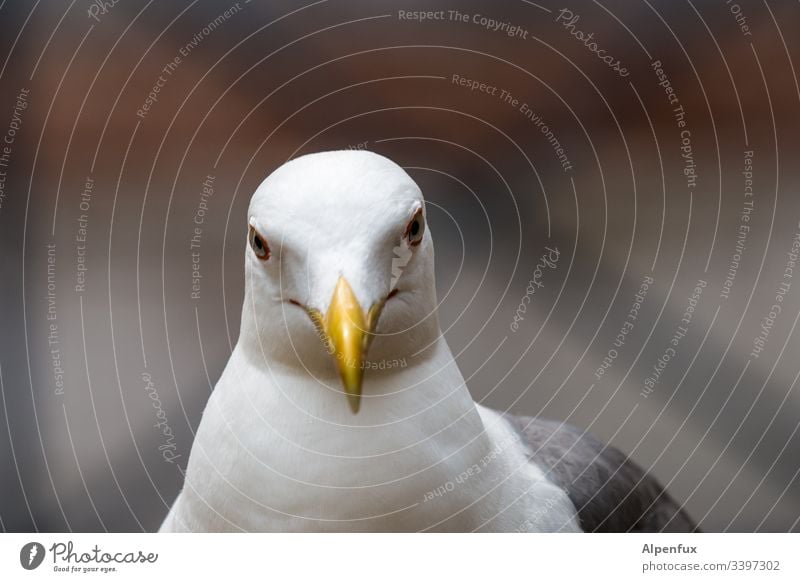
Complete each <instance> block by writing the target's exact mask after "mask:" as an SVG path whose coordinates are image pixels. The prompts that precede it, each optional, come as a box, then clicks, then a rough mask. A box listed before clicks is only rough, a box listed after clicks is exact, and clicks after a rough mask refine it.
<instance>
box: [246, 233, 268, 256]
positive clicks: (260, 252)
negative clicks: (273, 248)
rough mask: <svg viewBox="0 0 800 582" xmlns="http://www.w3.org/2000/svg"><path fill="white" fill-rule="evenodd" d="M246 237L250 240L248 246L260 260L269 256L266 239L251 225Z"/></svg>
mask: <svg viewBox="0 0 800 582" xmlns="http://www.w3.org/2000/svg"><path fill="white" fill-rule="evenodd" d="M247 238H248V240H249V241H250V248H252V249H253V252H254V253H255V255H256V256H257V257H258V258H259V259H260V260H262V261H266V260H267V259H268V258H269V246H268V245H267V241H265V240H264V239H263V238H262V237H261V235H260V234H258V232H257V231H256V229H255V228H253V227H252V226H251V227H250V232H249V233H248V236H247Z"/></svg>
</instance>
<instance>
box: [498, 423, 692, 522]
mask: <svg viewBox="0 0 800 582" xmlns="http://www.w3.org/2000/svg"><path fill="white" fill-rule="evenodd" d="M506 418H507V419H508V420H509V422H510V423H511V425H512V426H513V427H514V428H515V429H516V430H517V431H518V432H519V434H520V435H521V437H522V440H523V442H524V443H525V444H526V445H527V448H528V455H529V458H530V460H531V462H532V463H535V464H536V465H537V466H538V467H539V468H541V469H542V471H543V472H544V473H545V474H546V475H547V477H548V479H550V480H551V481H553V482H554V483H556V484H557V485H559V486H560V487H561V488H562V489H565V490H566V491H567V493H568V494H569V497H570V499H571V500H572V503H573V504H574V505H575V507H576V508H577V509H578V517H579V519H580V523H581V528H582V529H583V530H584V531H588V532H593V531H603V532H620V531H621V532H625V531H639V532H660V531H668V532H692V531H699V529H698V527H697V525H696V524H695V523H694V522H693V521H692V519H691V518H690V517H689V516H688V515H687V514H686V512H685V511H683V510H682V509H681V507H680V506H679V505H678V504H677V503H675V501H674V500H673V499H672V498H671V497H670V496H669V494H668V493H667V492H666V491H665V490H664V489H663V487H661V485H660V484H659V483H658V481H656V480H655V479H654V478H653V477H651V476H650V475H647V474H645V472H644V471H643V470H642V469H641V468H640V467H639V466H638V465H636V464H635V463H634V462H633V461H631V460H630V459H628V457H627V456H626V455H624V454H623V453H621V452H620V451H618V450H617V449H615V448H613V447H610V446H606V445H604V444H603V443H602V442H600V441H598V440H597V439H595V438H594V437H592V436H591V435H589V434H584V433H583V431H581V430H580V429H578V428H576V427H574V426H570V425H567V424H562V423H560V422H555V421H550V420H542V419H538V418H530V417H523V416H512V415H506Z"/></svg>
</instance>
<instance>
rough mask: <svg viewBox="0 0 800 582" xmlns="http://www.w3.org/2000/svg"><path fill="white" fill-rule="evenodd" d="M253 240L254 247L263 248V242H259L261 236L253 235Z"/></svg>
mask: <svg viewBox="0 0 800 582" xmlns="http://www.w3.org/2000/svg"><path fill="white" fill-rule="evenodd" d="M254 242H255V243H256V248H257V249H258V250H261V249H262V248H264V243H262V242H261V237H258V236H257V237H255V241H254Z"/></svg>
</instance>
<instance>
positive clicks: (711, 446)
mask: <svg viewBox="0 0 800 582" xmlns="http://www.w3.org/2000/svg"><path fill="white" fill-rule="evenodd" d="M101 4H102V3H95V2H89V1H87V0H77V1H61V2H58V1H56V2H43V3H36V4H35V5H34V4H33V3H29V2H22V1H13V0H8V1H6V2H3V3H2V4H0V66H2V67H3V68H2V70H0V75H1V81H0V83H1V84H0V140H5V141H4V142H2V143H0V155H3V154H4V152H5V154H4V155H5V158H2V157H0V172H5V173H4V174H2V175H0V179H1V180H3V181H2V182H0V188H2V189H0V193H2V196H0V202H1V205H0V269H1V270H0V325H2V327H1V328H0V330H1V331H0V377H1V378H2V399H1V400H0V407H2V415H0V424H1V425H4V426H2V427H0V524H1V525H2V527H3V529H4V530H8V531H25V530H46V531H50V530H56V531H62V530H77V531H84V530H86V531H102V530H109V531H140V530H154V529H156V528H157V527H158V525H159V523H160V521H161V519H163V516H164V515H165V513H166V511H167V508H168V506H169V504H170V503H171V502H172V500H173V499H174V497H175V495H176V494H177V491H178V490H179V488H180V486H181V483H182V473H181V469H182V468H183V467H185V464H186V460H187V457H188V454H189V450H190V448H191V443H192V437H193V431H194V430H195V429H196V428H197V425H198V423H199V420H200V415H201V412H202V410H203V406H204V404H205V401H206V399H207V397H208V395H209V393H210V391H211V388H212V386H213V384H214V382H215V381H216V379H217V377H218V375H219V373H220V371H221V369H222V367H223V366H224V364H225V362H226V361H227V358H228V355H229V354H230V351H231V349H232V346H233V345H234V343H235V341H236V338H237V333H238V326H239V313H240V308H241V299H242V294H243V269H242V264H243V262H242V250H243V245H244V236H245V211H246V207H247V204H248V201H249V197H250V195H251V194H252V192H253V191H254V189H255V188H256V187H257V185H258V184H259V183H260V182H261V180H263V178H264V177H265V176H266V175H267V174H269V172H270V171H272V170H273V169H274V168H276V167H277V166H278V165H280V164H281V163H282V162H284V161H286V160H287V159H290V158H292V157H295V156H297V155H300V154H303V153H309V152H313V151H319V150H326V149H334V148H347V147H359V148H366V149H369V150H372V151H376V152H378V153H381V154H384V155H386V156H388V157H390V158H392V159H394V160H395V161H397V162H398V163H400V164H401V165H403V166H404V167H406V168H408V171H409V173H410V174H411V175H412V176H413V177H414V178H415V179H416V180H417V181H418V183H419V184H420V186H421V187H422V189H423V192H424V193H425V195H426V197H427V199H428V201H429V211H428V212H429V220H430V223H431V229H432V231H433V232H434V234H435V238H436V245H437V246H436V250H437V283H438V287H439V293H440V297H441V298H442V300H443V303H442V307H441V315H440V317H441V321H442V327H443V329H444V330H445V334H446V336H447V339H448V341H449V342H450V345H451V347H452V348H453V351H454V353H455V354H457V358H458V361H459V364H460V366H461V368H462V370H463V372H464V375H465V377H466V378H467V379H468V384H469V387H470V390H471V392H472V393H473V395H474V396H475V398H476V400H484V401H485V403H487V404H488V405H490V406H493V407H496V408H500V409H504V410H505V409H510V410H512V411H513V412H516V413H520V414H528V415H535V414H538V415H542V416H546V417H550V418H555V419H560V420H567V422H570V423H572V424H575V425H578V426H581V427H584V428H586V427H588V428H589V430H591V432H593V433H594V434H595V435H597V436H598V437H600V438H602V439H605V440H607V441H610V442H612V443H613V444H614V445H615V446H617V447H619V448H621V449H622V450H624V451H625V452H627V453H629V454H631V456H632V457H633V458H634V459H635V460H636V461H637V462H639V463H640V464H642V465H643V466H645V467H647V468H650V469H651V470H652V471H653V472H654V473H655V474H656V476H658V478H659V479H660V480H661V481H662V483H664V484H668V487H669V489H670V491H671V492H672V493H673V495H674V496H675V497H676V498H677V499H678V500H680V501H681V502H682V503H685V504H686V507H687V508H688V510H689V512H690V513H691V514H692V516H693V517H694V518H695V519H697V520H700V521H701V522H702V523H701V525H702V527H703V528H704V529H706V530H711V531H721V530H728V531H788V530H796V531H800V525H799V523H798V520H799V519H800V482H798V479H797V477H798V472H799V471H800V435H798V434H797V432H798V431H797V429H798V418H799V414H798V413H799V412H800V387H798V386H797V384H796V381H797V378H798V372H799V371H800V358H798V357H797V355H798V350H799V349H800V339H799V338H798V336H797V333H795V332H796V329H795V324H796V323H797V317H798V314H799V313H800V311H798V310H800V301H798V294H800V279H798V277H800V275H798V274H794V275H793V278H792V276H789V277H787V276H786V275H787V272H786V267H787V264H788V263H789V262H790V255H789V254H788V253H789V252H790V251H791V250H792V244H793V240H794V238H795V235H796V233H797V232H798V230H799V229H800V227H799V226H798V222H799V221H800V196H798V186H800V167H799V165H798V163H797V159H798V143H797V142H798V139H797V138H798V135H799V134H798V132H799V131H800V89H798V80H797V74H796V68H797V67H796V66H795V63H794V62H793V61H796V62H797V65H798V66H800V61H798V57H799V56H800V40H798V38H797V35H796V30H797V27H798V24H800V6H798V4H797V3H796V2H790V1H788V0H786V1H776V0H768V1H767V2H755V1H746V0H741V1H739V2H738V3H732V2H731V3H726V2H723V1H721V0H720V1H713V2H712V1H701V0H693V1H691V2H690V1H687V0H680V1H678V2H673V1H667V0H660V1H656V0H642V1H640V2H621V1H615V2H611V1H602V2H589V1H571V2H570V3H568V4H566V5H563V4H556V3H553V2H552V1H550V0H542V1H541V2H537V3H531V2H526V1H523V0H513V1H512V0H508V1H503V2H488V1H483V2H476V1H466V2H465V1H460V2H458V3H456V2H425V3H423V2H411V1H409V2H402V1H401V2H394V1H392V2H390V1H384V0H380V1H373V2H367V1H358V0H339V1H335V0H330V1H324V0H322V1H318V2H309V3H308V4H302V3H295V2H283V1H278V2H257V1H253V2H245V1H244V0H242V1H240V2H239V3H228V2H222V1H213V2H212V1H183V0H182V1H180V2H158V3H157V2H153V1H150V2H145V1H142V0H122V1H120V2H118V3H117V4H116V5H113V6H111V5H110V3H106V6H105V7H104V8H102V9H101V8H100V5H101ZM562 9H566V10H568V11H570V12H571V13H572V15H573V16H572V19H570V18H568V16H569V15H568V14H567V13H566V12H560V11H561V10H562ZM419 10H425V11H443V12H439V13H438V15H440V19H437V20H433V19H432V20H427V21H424V22H419V21H414V20H409V19H407V18H405V17H404V16H403V15H405V13H406V12H411V11H419ZM451 10H458V11H459V12H460V13H461V14H462V15H466V21H464V19H463V18H462V17H461V16H459V17H456V16H455V15H454V14H453V13H451V12H449V11H451ZM401 11H403V13H402V14H403V15H401ZM575 15H577V16H578V17H579V18H578V20H577V21H576V20H573V19H574V16H575ZM483 18H486V19H492V20H493V21H496V22H497V25H496V26H494V25H493V24H491V23H490V22H488V21H486V20H484V19H483ZM570 21H571V22H572V24H571V25H570V27H565V24H568V23H569V22H570ZM511 26H516V27H518V28H517V29H510V28H509V27H511ZM494 28H497V29H496V30H494ZM511 30H516V32H513V33H512V35H511V36H510V35H509V34H508V32H510V31H511ZM577 31H581V32H583V33H584V34H590V33H593V39H591V40H589V41H584V42H582V41H580V40H579V39H578V38H576V37H575V36H574V35H573V34H571V32H577ZM592 41H594V42H596V48H597V49H598V50H600V49H602V50H605V51H606V53H605V54H608V55H611V56H613V58H614V59H615V60H616V59H618V60H619V61H620V63H621V66H623V67H625V68H626V69H627V73H628V74H627V76H623V75H620V74H619V73H618V72H616V71H614V70H613V68H612V67H609V66H607V65H606V64H605V63H604V62H603V61H601V60H600V58H598V56H597V55H596V54H595V53H593V52H592V48H593V47H594V45H591V42H592ZM587 44H588V45H590V46H587ZM176 57H179V59H180V60H179V61H178V62H176V61H175V59H176ZM655 61H660V62H661V68H663V71H664V73H665V74H666V76H667V78H668V81H669V85H670V87H671V88H672V90H674V92H675V95H676V96H677V99H678V102H677V103H673V104H670V103H669V102H668V95H667V93H666V92H665V87H664V86H659V82H660V81H661V79H659V77H658V76H657V73H656V71H655V70H654V68H656V67H653V63H654V62H655ZM170 64H171V65H170ZM453 75H459V77H460V78H464V79H469V80H474V81H477V83H478V84H480V83H485V84H486V88H487V90H485V91H481V90H480V89H476V90H470V89H469V88H468V87H466V86H463V85H461V84H459V83H458V82H454V81H453ZM154 87H155V88H157V89H158V93H157V94H155V97H156V99H157V100H156V101H152V102H151V103H150V107H149V109H148V110H147V111H145V110H144V109H143V108H144V106H145V105H146V103H147V100H148V94H150V93H151V91H153V90H154ZM491 87H496V88H497V89H496V90H495V91H492V89H491ZM503 90H505V91H506V92H507V93H502V91H503ZM492 93H494V94H492ZM506 94H509V95H510V96H511V97H509V99H505V95H506ZM20 95H21V96H22V98H21V99H20ZM514 100H516V101H514ZM678 105H680V106H682V107H683V110H684V113H685V117H683V118H682V119H683V120H684V121H685V123H686V126H685V127H683V128H681V127H678V124H677V122H678V120H677V119H676V116H675V112H674V108H675V107H677V106H678ZM137 112H138V113H137ZM526 112H533V113H535V114H536V115H537V116H538V117H537V119H540V120H541V121H540V123H543V124H545V125H546V126H547V128H548V129H549V131H550V132H552V133H548V132H547V131H543V130H542V126H541V125H537V124H536V122H535V121H533V120H531V119H530V118H529V117H530V116H528V115H526ZM683 130H686V131H688V132H689V133H688V134H684V137H686V138H687V139H688V145H690V147H691V159H690V160H689V159H688V158H685V157H682V153H684V152H688V151H689V150H688V149H686V150H684V152H682V151H681V146H682V145H684V146H686V145H687V143H686V142H683V143H682V139H681V132H682V131H683ZM9 139H10V140H11V141H10V143H9V142H8V140H9ZM555 140H557V144H556V141H555ZM5 146H7V148H8V149H6V150H3V149H2V148H3V147H5ZM557 147H560V148H562V149H563V155H562V159H561V161H559V154H560V153H561V152H557V151H556V148H557ZM748 151H749V152H752V157H751V158H749V154H748V159H752V196H747V195H746V193H745V187H746V184H745V179H746V176H745V175H743V173H742V172H743V170H745V163H746V161H745V157H746V154H745V152H748ZM564 159H566V160H567V161H568V164H564V163H563V162H564ZM3 160H4V161H3ZM687 164H690V165H691V167H693V171H694V172H695V173H696V179H693V180H692V179H689V178H687V175H686V174H685V173H684V169H685V168H686V167H687ZM209 177H211V182H213V195H212V196H206V197H205V198H204V197H203V183H204V182H205V181H207V180H208V179H209ZM87 182H88V183H89V186H90V187H87ZM692 184H694V186H692ZM748 193H749V192H748ZM749 203H752V206H747V204H749ZM745 208H747V210H746V211H744V212H745V213H746V214H747V216H748V217H749V221H746V219H744V218H743V217H742V215H743V209H745ZM196 219H197V220H199V219H202V224H200V225H199V228H200V234H199V238H198V239H196V240H195V242H198V241H199V242H198V245H199V246H198V247H197V248H195V249H193V248H192V246H191V242H192V236H193V234H195V230H194V229H195V227H198V224H197V223H196V222H195V220H196ZM742 225H745V226H747V227H749V230H746V231H743V230H741V226H742ZM743 232H745V233H746V234H742V233H743ZM737 241H738V246H737ZM48 245H50V246H48ZM546 246H549V247H551V248H553V247H555V248H557V249H558V250H559V252H560V259H559V262H558V264H557V266H556V268H555V269H551V270H548V271H546V272H545V273H544V274H543V278H542V283H543V287H542V288H538V289H537V291H536V293H535V295H534V296H533V300H532V302H531V304H530V307H529V308H528V310H527V312H526V313H525V314H523V319H522V320H521V321H518V329H516V330H512V328H511V324H512V322H513V321H514V315H515V313H516V311H517V309H518V306H519V305H520V302H521V301H522V298H523V296H524V295H525V294H526V288H527V287H528V283H529V281H530V280H531V278H532V277H534V270H535V268H536V263H537V261H538V260H539V258H540V256H541V255H542V253H543V252H545V250H544V249H545V247H546ZM193 252H195V253H196V254H195V255H194V257H193ZM732 263H735V265H736V266H735V268H733V267H732V266H731V265H732ZM789 266H790V267H791V265H789ZM193 272H196V273H199V274H200V275H201V277H200V278H199V279H200V281H199V297H198V296H197V295H195V296H194V297H193V296H192V291H193V290H192V285H193V278H194V279H197V278H198V277H197V276H196V274H195V275H194V276H193ZM731 273H733V274H734V276H733V277H731ZM647 277H652V280H653V284H652V285H651V286H650V288H649V290H648V292H647V295H646V298H645V299H644V302H643V304H642V308H641V311H640V312H639V316H638V319H637V320H636V322H635V325H634V326H633V329H632V330H631V331H630V333H629V334H628V335H627V336H626V337H627V339H626V341H625V343H624V345H622V346H621V347H618V348H615V346H614V340H615V337H616V336H617V334H618V332H619V331H620V329H621V328H622V327H623V325H624V324H625V322H626V320H627V314H628V312H629V310H630V309H631V305H632V304H633V303H634V302H635V301H636V297H635V296H636V294H637V292H638V291H639V289H640V285H641V283H642V281H643V280H645V278H647ZM726 279H727V280H728V281H727V287H729V288H730V293H729V295H728V296H727V297H726V296H725V293H724V289H726ZM698 280H703V281H705V282H706V284H707V286H706V287H705V290H704V292H703V294H702V296H701V298H700V301H699V304H698V305H697V308H696V311H695V312H694V314H693V317H692V321H691V324H690V325H689V326H688V330H687V333H686V336H685V337H683V338H681V339H680V340H679V342H678V347H677V348H676V350H675V352H676V353H675V356H674V357H673V358H672V359H671V361H670V362H669V363H668V364H667V365H666V366H665V367H664V369H663V371H662V372H661V375H660V379H659V382H658V383H657V385H656V386H655V388H654V389H653V390H652V391H648V390H646V389H645V381H646V379H647V378H648V376H651V375H652V374H653V371H652V369H653V367H654V365H657V362H658V360H659V358H660V357H661V356H662V355H663V354H664V353H665V351H666V349H667V348H668V347H669V346H670V339H671V338H672V337H673V335H674V334H675V332H676V330H677V328H678V326H681V325H683V324H682V323H681V319H682V318H683V315H684V312H685V310H686V309H687V305H688V304H689V299H688V298H689V296H690V295H691V294H692V289H693V288H694V287H695V285H696V284H697V282H698ZM782 283H783V284H785V285H788V287H785V288H784V290H785V291H786V293H785V295H782V297H783V298H784V299H783V301H782V302H780V304H779V305H780V308H781V312H780V314H778V316H777V317H775V318H774V319H769V320H768V321H767V322H766V323H765V318H769V314H770V311H772V309H771V306H772V305H773V304H776V294H777V292H778V290H779V288H780V287H779V286H780V285H781V284H782ZM762 325H763V327H762ZM765 330H766V331H765ZM765 334H766V335H765ZM758 337H762V338H763V337H766V338H767V339H766V342H765V344H764V346H763V350H761V351H760V353H758V354H757V356H758V357H756V355H754V354H753V353H752V352H753V349H754V340H756V339H757V338H758ZM498 346H499V349H498ZM611 349H617V352H616V356H615V357H614V358H613V363H612V364H611V365H610V366H609V367H608V368H607V369H606V370H605V373H604V374H603V375H600V376H599V377H598V375H597V374H596V372H597V370H598V368H600V367H601V365H602V363H603V358H605V357H607V355H608V353H609V350H611ZM643 392H644V394H647V396H644V395H643ZM154 398H157V400H154ZM154 402H158V408H156V407H154V404H153V403H154ZM166 429H168V431H169V432H170V434H171V436H170V438H166V437H165V435H164V432H165V430H166ZM167 451H168V452H167Z"/></svg>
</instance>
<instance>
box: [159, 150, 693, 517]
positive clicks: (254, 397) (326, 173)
mask: <svg viewBox="0 0 800 582" xmlns="http://www.w3.org/2000/svg"><path fill="white" fill-rule="evenodd" d="M245 226H246V231H247V243H246V248H245V255H246V256H245V282H246V283H245V294H244V305H243V309H242V318H241V331H240V335H239V339H238V342H237V344H236V346H235V348H234V349H233V351H232V353H231V356H230V359H229V361H228V363H227V365H226V367H225V369H224V371H223V373H222V375H221V377H220V379H219V381H218V383H217V384H216V386H215V388H214V390H213V392H212V394H211V396H210V398H209V400H208V403H207V405H206V408H205V411H204V412H203V416H202V420H201V422H200V425H199V427H198V430H197V434H196V435H195V440H194V444H193V446H192V450H191V454H190V456H189V461H188V464H187V467H186V472H185V480H184V486H183V488H182V490H181V492H180V494H179V495H178V497H177V499H176V501H175V503H174V504H173V505H172V507H171V508H170V510H169V513H168V515H167V517H166V519H165V520H164V522H163V524H162V526H161V529H160V531H163V532H176V531H213V532H219V531H234V532H238V531H259V532H265V531H273V532H297V531H300V532H302V531H313V532H348V531H358V532H381V531H392V532H421V531H455V532H472V531H483V532H557V531H561V532H581V531H694V530H696V529H697V526H696V525H695V524H694V523H693V522H692V521H691V519H690V518H689V517H688V516H687V514H686V513H685V512H684V511H683V509H682V508H681V506H680V505H678V504H677V503H676V502H675V501H674V500H673V499H672V498H671V497H670V496H669V495H668V494H667V493H666V492H665V491H664V490H663V489H662V487H661V486H660V485H659V484H658V483H657V482H656V480H655V479H654V478H653V477H651V476H649V475H648V474H646V472H645V471H643V470H642V469H641V468H639V467H638V466H636V465H635V464H634V463H633V462H632V461H631V460H629V459H628V458H627V457H626V456H625V455H624V454H622V453H620V452H619V451H617V450H616V449H613V448H611V447H609V446H606V445H604V444H603V443H601V442H599V441H598V440H596V439H594V438H593V437H591V436H590V435H589V434H587V433H586V431H581V430H580V429H578V428H575V427H573V426H570V425H567V424H564V423H561V422H557V421H550V420H542V419H538V418H528V417H518V416H512V415H510V414H503V413H500V412H497V411H494V410H491V409H489V408H486V407H484V406H482V405H480V404H478V403H476V402H474V401H473V399H472V397H471V396H470V393H469V391H468V388H467V385H466V383H465V380H464V377H463V376H462V374H461V372H460V371H459V368H458V365H457V363H456V361H455V359H454V358H453V355H452V353H451V351H450V348H449V347H448V345H447V342H446V341H445V338H444V336H443V335H442V332H441V329H440V327H439V322H438V318H437V296H436V290H435V287H434V246H433V239H432V236H431V231H430V229H429V228H428V227H427V225H426V208H425V201H424V198H423V196H422V192H421V191H420V188H419V187H418V186H417V184H416V183H415V182H414V181H413V180H412V179H411V177H410V176H409V175H408V174H407V173H406V172H405V170H403V168H401V167H400V166H399V165H397V164H396V163H394V162H393V161H391V160H389V159H388V158H386V157H384V156H381V155H379V154H376V153H373V152H370V151H366V150H344V151H331V152H320V153H314V154H308V155H304V156H301V157H298V158H295V159H293V160H291V161H289V162H287V163H285V164H283V165H282V166H280V167H279V168H278V169H276V170H275V171H274V172H273V173H272V174H270V175H269V176H268V177H267V178H266V179H265V180H264V182H263V183H262V184H261V185H260V186H259V187H258V189H257V190H256V192H255V193H254V195H253V197H252V200H251V202H250V206H249V210H248V215H247V222H246V225H245Z"/></svg>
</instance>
